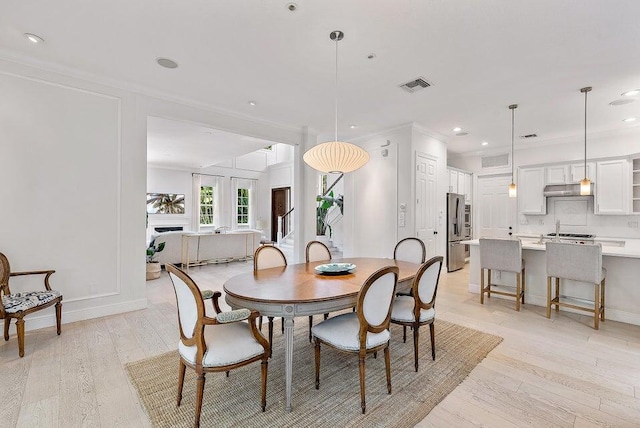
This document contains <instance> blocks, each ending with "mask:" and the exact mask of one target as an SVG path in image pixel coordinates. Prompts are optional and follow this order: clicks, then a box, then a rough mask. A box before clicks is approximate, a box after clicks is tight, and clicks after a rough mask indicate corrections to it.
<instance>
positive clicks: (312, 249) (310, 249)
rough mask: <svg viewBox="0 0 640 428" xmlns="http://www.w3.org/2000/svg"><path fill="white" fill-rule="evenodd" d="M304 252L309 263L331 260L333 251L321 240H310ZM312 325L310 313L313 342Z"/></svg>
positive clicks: (325, 316) (325, 317)
mask: <svg viewBox="0 0 640 428" xmlns="http://www.w3.org/2000/svg"><path fill="white" fill-rule="evenodd" d="M304 254H305V259H306V261H307V263H309V262H325V261H331V251H329V248H328V247H327V246H326V245H324V244H323V243H322V242H320V241H309V243H308V244H307V248H306V250H305V252H304ZM328 317H329V314H324V319H327V318H328ZM312 325H313V315H309V342H311V338H312V334H311V326H312Z"/></svg>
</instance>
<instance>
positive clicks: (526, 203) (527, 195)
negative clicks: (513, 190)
mask: <svg viewBox="0 0 640 428" xmlns="http://www.w3.org/2000/svg"><path fill="white" fill-rule="evenodd" d="M518 177H519V179H518V188H517V189H518V205H519V211H520V214H529V215H544V214H546V213H547V200H546V198H545V197H544V195H543V192H544V186H545V179H546V168H544V167H537V168H519V169H518Z"/></svg>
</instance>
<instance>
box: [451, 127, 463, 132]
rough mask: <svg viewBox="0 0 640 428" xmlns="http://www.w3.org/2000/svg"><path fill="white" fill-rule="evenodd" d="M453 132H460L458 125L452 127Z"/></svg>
mask: <svg viewBox="0 0 640 428" xmlns="http://www.w3.org/2000/svg"><path fill="white" fill-rule="evenodd" d="M452 131H453V132H460V131H462V128H460V127H459V126H456V127H455V128H453V129H452Z"/></svg>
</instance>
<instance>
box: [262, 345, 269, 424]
mask: <svg viewBox="0 0 640 428" xmlns="http://www.w3.org/2000/svg"><path fill="white" fill-rule="evenodd" d="M261 366H262V375H261V377H260V386H261V388H260V389H261V392H262V398H261V399H260V406H261V407H262V411H263V412H264V411H265V409H266V408H267V369H268V368H269V360H268V357H264V358H263V359H262V364H261Z"/></svg>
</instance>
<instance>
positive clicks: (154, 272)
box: [147, 242, 165, 281]
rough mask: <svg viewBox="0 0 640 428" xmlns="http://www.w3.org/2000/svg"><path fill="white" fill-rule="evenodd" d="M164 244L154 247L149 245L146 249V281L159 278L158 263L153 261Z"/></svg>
mask: <svg viewBox="0 0 640 428" xmlns="http://www.w3.org/2000/svg"><path fill="white" fill-rule="evenodd" d="M164 244H165V243H164V242H161V243H159V244H158V246H157V247H156V246H155V245H153V243H152V244H151V245H149V247H148V248H147V281H150V280H152V279H158V278H160V270H161V269H160V262H158V261H156V260H154V258H155V256H156V254H157V253H159V252H160V251H162V250H164Z"/></svg>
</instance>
